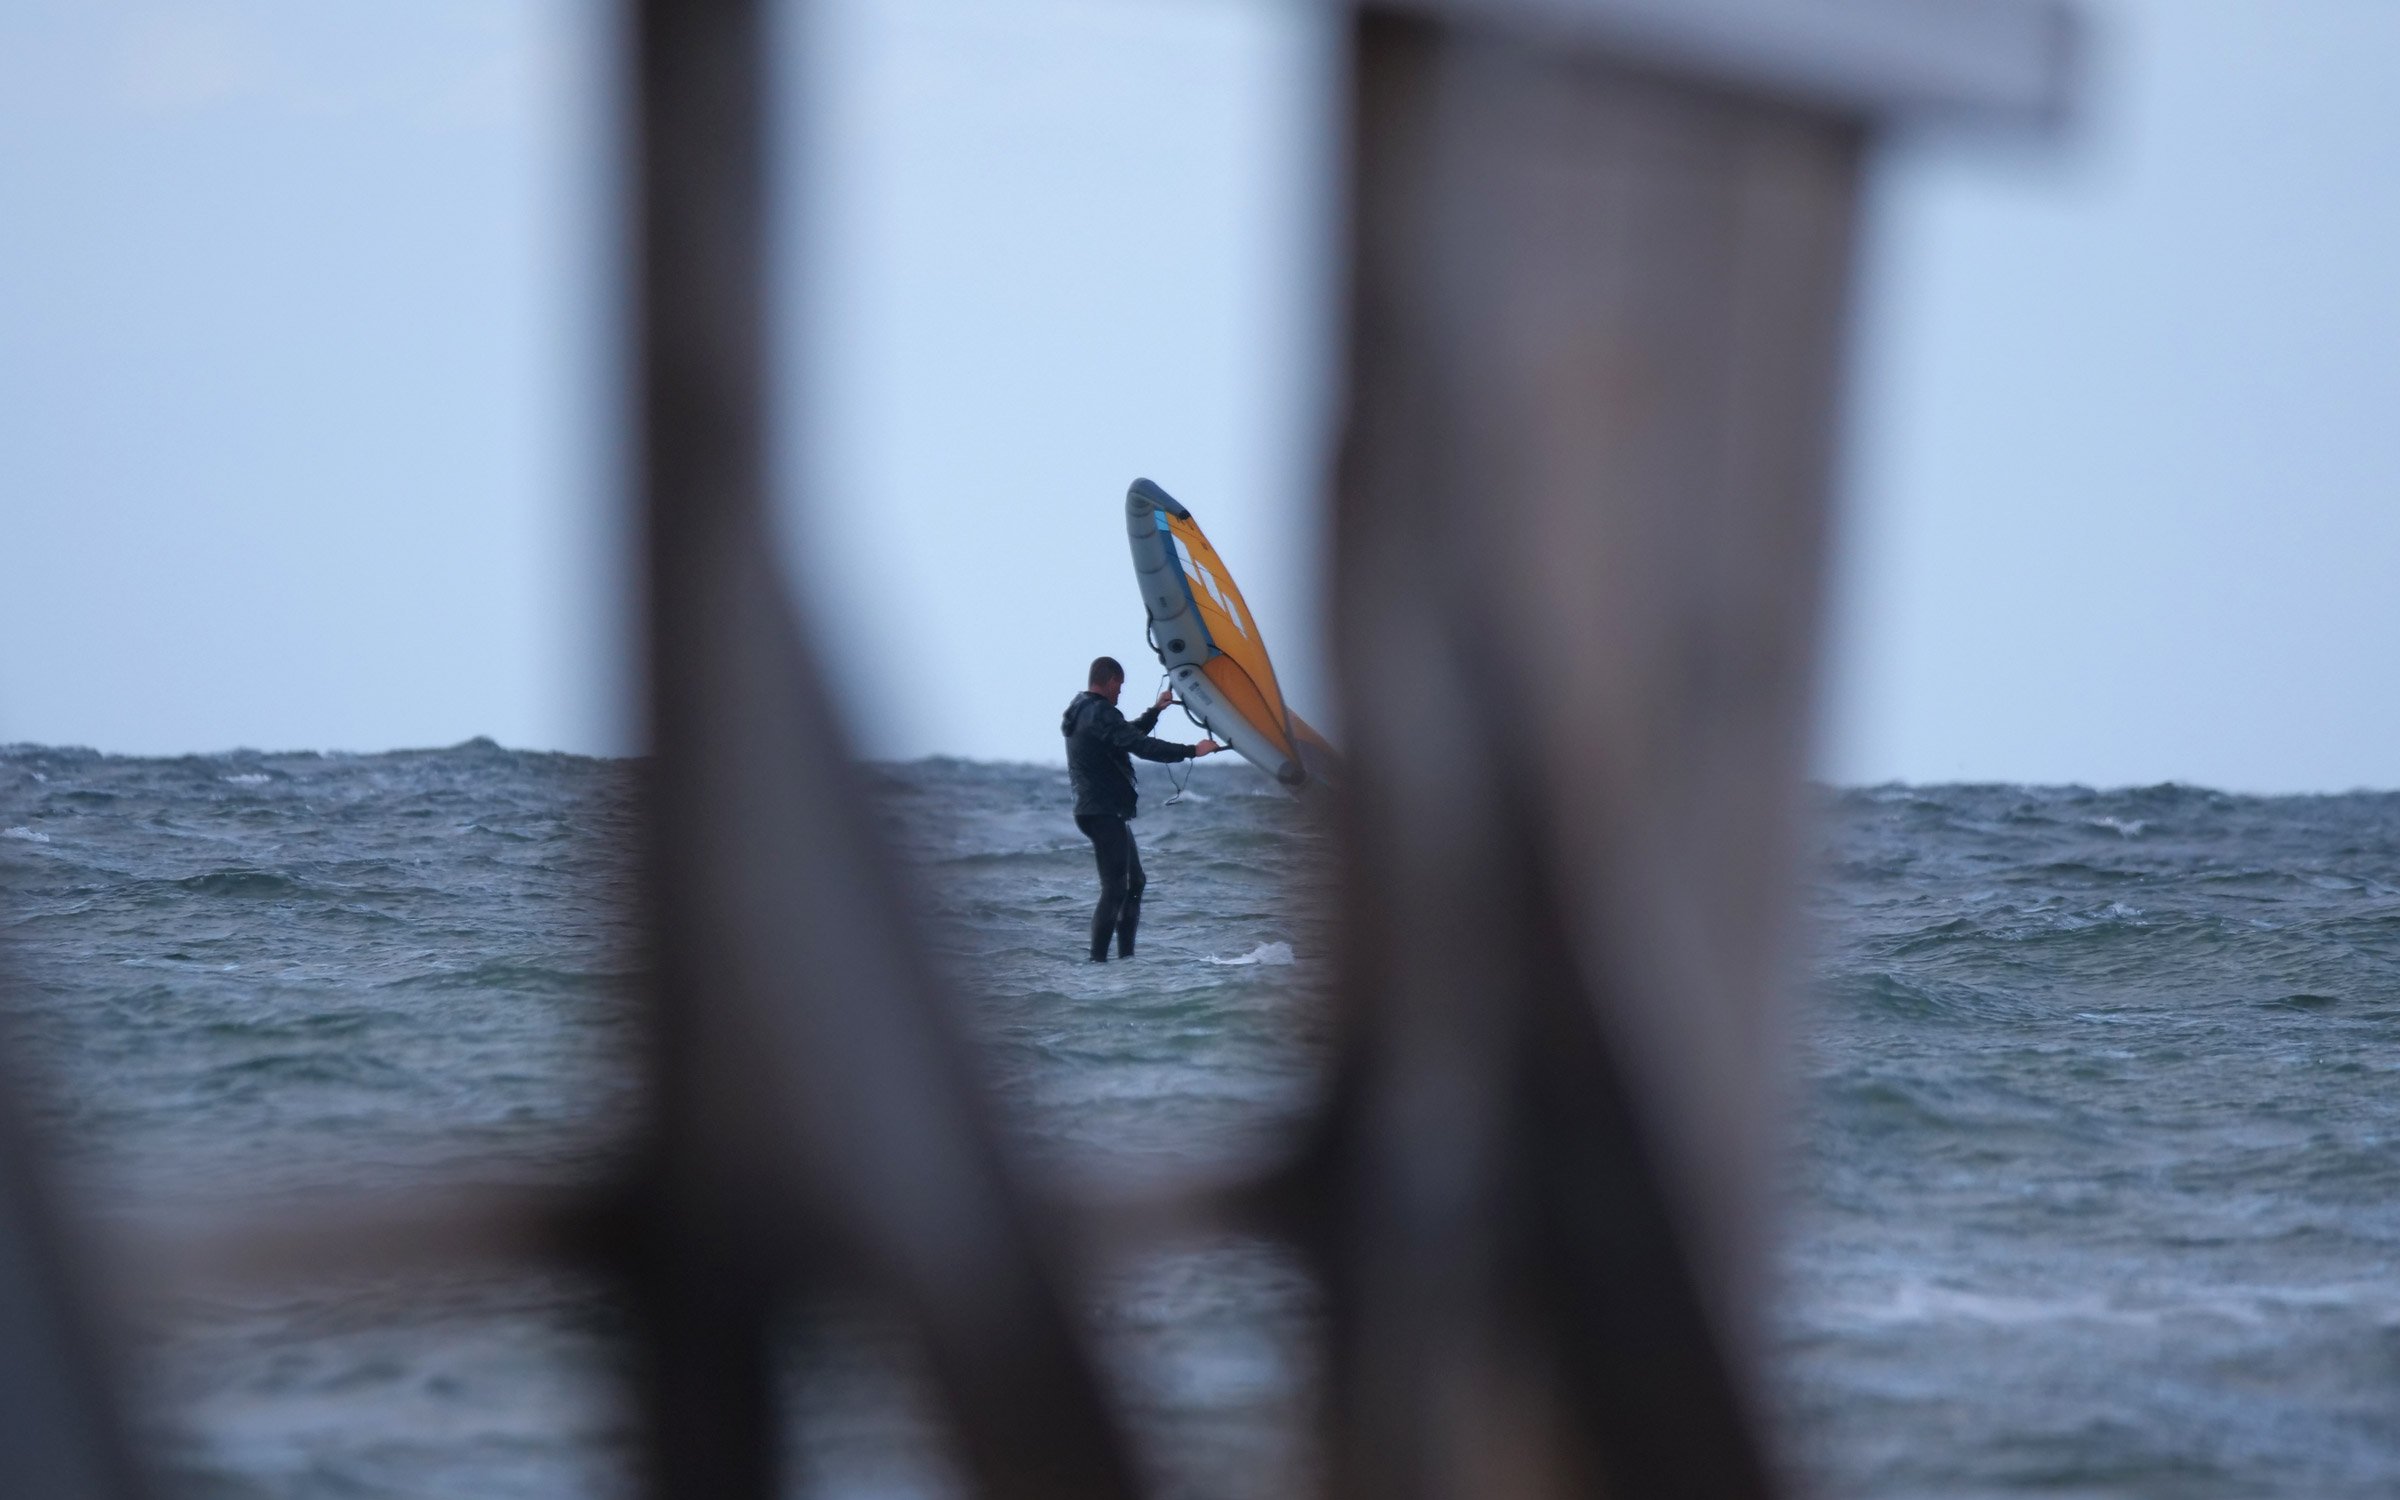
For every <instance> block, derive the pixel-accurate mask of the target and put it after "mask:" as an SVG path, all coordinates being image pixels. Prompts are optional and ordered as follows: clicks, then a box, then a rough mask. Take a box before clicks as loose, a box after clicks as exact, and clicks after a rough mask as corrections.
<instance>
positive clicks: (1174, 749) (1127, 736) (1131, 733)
mask: <svg viewBox="0 0 2400 1500" xmlns="http://www.w3.org/2000/svg"><path fill="white" fill-rule="evenodd" d="M1101 713H1102V714H1103V715H1104V717H1103V718H1102V719H1101V720H1100V736H1101V738H1102V739H1104V740H1106V741H1107V742H1108V747H1109V748H1110V749H1111V750H1123V751H1126V752H1127V753H1129V754H1133V755H1138V756H1140V757H1141V758H1142V759H1144V760H1155V761H1160V762H1167V761H1178V760H1190V759H1191V758H1192V757H1193V756H1195V755H1201V754H1205V753H1206V752H1204V751H1203V750H1201V749H1200V747H1199V746H1198V745H1178V744H1176V743H1175V742H1174V741H1173V740H1154V739H1152V738H1150V736H1149V735H1147V734H1145V733H1143V732H1142V731H1143V730H1145V729H1147V728H1149V727H1150V726H1151V725H1153V724H1156V723H1157V722H1158V710H1157V709H1155V708H1153V709H1152V710H1150V711H1149V712H1148V713H1146V714H1144V715H1142V717H1141V718H1140V719H1137V720H1135V721H1134V722H1133V723H1130V724H1128V723H1127V722H1125V716H1124V715H1123V714H1121V713H1118V712H1117V711H1116V710H1115V709H1114V708H1107V707H1104V708H1102V709H1101ZM1111 719H1114V720H1115V721H1116V722H1115V723H1113V724H1112V723H1110V722H1109V720H1111ZM1201 743H1202V744H1209V742H1208V741H1205V740H1203V741H1202V742H1201ZM1209 748H1210V749H1214V748H1216V747H1215V746H1214V745H1213V744H1209Z"/></svg>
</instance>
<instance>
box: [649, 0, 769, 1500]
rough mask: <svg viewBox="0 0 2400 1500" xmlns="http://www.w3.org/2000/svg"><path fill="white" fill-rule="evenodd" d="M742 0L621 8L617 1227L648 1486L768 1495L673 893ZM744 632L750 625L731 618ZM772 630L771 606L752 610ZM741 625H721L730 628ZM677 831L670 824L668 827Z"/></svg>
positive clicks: (703, 1060)
mask: <svg viewBox="0 0 2400 1500" xmlns="http://www.w3.org/2000/svg"><path fill="white" fill-rule="evenodd" d="M762 10H763V6H762V5H761V4H760V0H637V3H636V5H635V6H634V15H635V25H634V28H633V37H632V42H633V48H632V63H633V66H634V68H635V69H636V79H635V101H636V113H635V130H636V132H637V135H636V140H635V191H634V195H633V197H634V202H635V204H636V212H637V214H638V215H639V218H638V232H637V233H638V238H637V251H636V266H637V269H636V275H637V277H638V298H637V302H636V306H635V309H634V313H635V327H636V338H637V341H638V344H637V348H638V353H637V360H638V367H637V387H636V389H637V393H638V396H637V399H638V401H639V410H640V429H639V463H640V475H641V486H642V493H643V495H644V497H645V505H644V524H645V533H644V542H645V544H646V549H647V551H646V557H647V562H648V573H647V577H646V580H645V582H646V584H647V587H648V593H649V598H648V604H649V615H648V619H649V639H648V651H649V662H648V665H649V693H650V721H649V733H650V742H651V746H652V749H653V754H654V759H653V762H652V770H653V779H652V782H651V794H652V796H651V823H650V838H651V841H652V849H651V854H652V863H651V867H650V868H651V879H652V882H653V888H652V894H653V898H654V899H653V901H652V905H651V910H652V912H653V913H654V915H655V917H656V921H655V931H654V934H653V937H654V941H655V942H656V945H657V952H656V962H657V970H658V983H659V998H658V1006H657V1025H656V1027H655V1030H654V1033H653V1045H654V1046H655V1048H656V1049H657V1052H656V1057H655V1059H654V1062H655V1075H654V1076H655V1077H656V1079H657V1098H656V1101H655V1106H654V1107H655V1108H656V1111H657V1132H658V1133H657V1137H656V1140H655V1142H654V1150H655V1152H656V1159H655V1161H654V1162H653V1164H652V1167H651V1170H650V1171H649V1173H648V1174H647V1177H648V1180H647V1187H648V1193H647V1194H646V1196H645V1197H644V1199H643V1200H642V1202H641V1203H640V1205H639V1210H638V1211H639V1213H640V1216H641V1222H640V1223H639V1224H638V1225H637V1226H635V1231H636V1238H635V1242H634V1243H635V1247H636V1248H635V1266H634V1269H635V1281H634V1286H633V1292H634V1298H635V1302H636V1312H637V1319H638V1322H639V1325H640V1327H641V1340H642V1349H643V1361H644V1363H643V1367H642V1370H641V1379H642V1381H643V1386H644V1389H643V1396H644V1405H645V1407H646V1409H647V1412H648V1416H649V1422H650V1429H649V1430H650V1435H651V1441H652V1444H653V1448H652V1455H651V1461H652V1464H653V1470H652V1473H651V1476H650V1477H651V1481H652V1484H653V1486H654V1489H653V1492H654V1493H657V1494H660V1495H671V1496H679V1495H705V1496H708V1497H710V1500H768V1497H770V1496H772V1495H774V1494H775V1493H776V1491H777V1483H776V1459H777V1456H778V1452H779V1449H780V1446H781V1439H780V1435H779V1433H778V1430H777V1425H776V1421H775V1410H774V1408H775V1378H774V1374H775V1372H774V1366H773V1360H772V1346H771V1342H770V1338H771V1329H770V1315H771V1311H772V1309H771V1305H770V1301H769V1298H768V1283H767V1273H766V1271H765V1269H764V1267H763V1266H762V1265H761V1264H760V1261H759V1258H758V1257H757V1256H756V1254H755V1253H752V1254H747V1255H745V1254H743V1253H741V1252H740V1249H739V1248H738V1247H740V1245H741V1241H740V1239H739V1237H738V1236H737V1235H736V1233H735V1232H734V1231H735V1229H736V1223H735V1220H734V1218H733V1210H734V1203H735V1201H736V1200H737V1195H738V1184H737V1183H736V1182H735V1181H732V1180H730V1179H731V1178H732V1177H733V1176H734V1173H733V1172H732V1171H731V1169H730V1168H731V1164H730V1163H728V1162H726V1161H725V1159H724V1156H723V1147H724V1146H725V1144H726V1141H725V1139H724V1137H723V1133H722V1132H721V1131H718V1130H716V1129H712V1128H711V1125H710V1123H709V1122H708V1120H707V1116H708V1113H709V1110H710V1108H711V1104H712V1097H713V1096H714V1094H715V1093H716V1090H715V1089H714V1088H712V1086H711V1084H710V1082H709V1081H708V1077H707V1072H708V1069H709V1067H710V1059H709V1058H708V1056H707V1055H706V1037H705V1035H704V1034H703V1033H702V1031H701V1029H700V1027H699V1026H698V1025H697V1024H696V1023H697V1020H698V1017H699V1015H700V1012H701V1008H702V1007H703V1006H704V1005H705V1003H706V999H707V990H708V987H709V986H710V984H711V983H712V981H713V976H711V975H710V974H709V973H708V968H709V960H710V957H711V955H710V954H709V953H707V952H706V951H704V945H705V944H706V943H707V941H708V939H707V937H706V935H705V933H704V931H703V930H697V929H696V928H695V924H694V923H693V922H691V921H689V920H679V919H678V917H679V914H678V912H677V909H676V905H675V900H676V897H677V895H678V893H680V892H682V891H685V890H688V889H690V888H691V887H692V885H693V883H694V882H695V881H697V880H704V879H705V878H706V870H705V869H702V868H695V863H696V862H697V863H705V862H706V861H708V860H709V859H711V858H712V857H714V856H716V855H717V854H718V853H719V851H717V850H715V849H714V848H713V847H712V845H713V843H714V839H713V837H712V835H713V834H714V831H715V827H716V825H717V824H718V823H720V822H721V821H722V820H723V819H724V818H726V817H738V816H739V813H738V810H737V809H733V808H728V807H724V806H721V805H719V804H718V803H717V802H716V801H715V800H714V798H715V797H719V796H722V794H723V793H722V791H721V788H722V787H723V778H722V777H721V776H717V775H714V774H712V773H711V771H710V769H709V768H708V765H707V762H708V759H709V757H710V755H711V754H712V753H722V751H723V749H724V748H725V747H723V746H721V745H718V744H712V743H711V741H712V740H714V739H716V738H717V737H719V736H721V735H722V734H723V733H724V731H725V728H726V726H725V724H724V723H723V722H722V720H723V712H722V707H721V701H722V695H723V693H724V691H726V690H727V688H728V687H730V684H724V683H720V682H719V681H717V680H714V679H713V677H712V675H711V674H712V673H718V672H724V671H727V670H728V669H730V668H731V667H732V666H733V664H734V662H736V661H738V660H740V659H741V656H742V655H743V654H745V653H754V652H756V651H758V650H759V649H761V648H760V647H759V646H758V645H757V644H755V643H753V642H750V641H747V640H744V639H740V638H738V637H737V638H733V639H729V638H728V636H727V630H726V627H727V626H728V625H731V624H733V623H734V622H733V621H732V620H729V619H728V618H727V616H726V613H725V611H724V610H723V608H722V605H723V604H725V603H726V602H728V595H730V594H732V593H734V592H736V591H738V590H741V589H742V588H743V585H744V582H746V581H748V582H751V584H752V587H755V582H754V581H752V580H747V579H746V577H745V574H744V571H743V570H744V568H745V565H746V566H747V567H749V568H755V567H756V566H757V565H758V564H757V559H756V557H755V553H756V550H757V541H758V539H759V538H760V537H761V536H762V535H763V526H762V524H761V521H762V514H763V505H764V496H765V493H766V462H767V449H766V440H765V433H766V420H767V413H766V410H765V400H766V357H765V345H764V331H765V328H766V266H765V229H766V224H765V203H766V197H765V189H766V183H765V180H764V170H763V150H762V148H763V140H764V135H765V131H764V98H763V77H762V73H763V69H764V61H763V59H764V55H765V49H764V47H763V45H762V44H763V41H764V38H763V36H762V34H761V28H762V15H761V12H762ZM750 623H751V627H752V629H753V630H755V629H756V628H757V626H758V625H759V624H760V623H762V622H758V621H756V620H753V621H751V622H750ZM764 623H769V624H772V623H774V622H772V621H771V620H770V621H768V622H764ZM737 628H738V627H737ZM687 830H688V832H687Z"/></svg>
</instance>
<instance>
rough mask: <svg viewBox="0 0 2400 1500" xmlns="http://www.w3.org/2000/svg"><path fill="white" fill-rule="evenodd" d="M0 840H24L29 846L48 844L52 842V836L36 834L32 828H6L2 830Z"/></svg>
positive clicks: (0, 830)
mask: <svg viewBox="0 0 2400 1500" xmlns="http://www.w3.org/2000/svg"><path fill="white" fill-rule="evenodd" d="M0 839H22V840H24V841H25V842H26V843H28V844H47V843H49V842H50V835H48V834H46V833H35V832H34V831H33V830H32V829H30V828H6V829H0Z"/></svg>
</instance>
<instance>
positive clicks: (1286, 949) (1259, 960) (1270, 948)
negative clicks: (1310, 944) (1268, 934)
mask: <svg viewBox="0 0 2400 1500" xmlns="http://www.w3.org/2000/svg"><path fill="white" fill-rule="evenodd" d="M1208 961H1209V962H1210V963H1212V964H1226V965H1229V966H1230V965H1234V964H1260V965H1265V966H1268V967H1281V966H1282V965H1284V964H1288V963H1293V962H1296V960H1295V959H1294V958H1293V957H1292V945H1291V944H1289V943H1261V944H1259V945H1258V946H1257V947H1255V948H1253V949H1251V950H1250V951H1249V952H1247V953H1245V954H1243V955H1242V956H1241V957H1240V958H1218V957H1216V956H1215V955H1213V954H1212V955H1210V957H1209V960H1208Z"/></svg>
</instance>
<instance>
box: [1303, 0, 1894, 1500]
mask: <svg viewBox="0 0 2400 1500" xmlns="http://www.w3.org/2000/svg"><path fill="white" fill-rule="evenodd" d="M1358 37H1359V40H1358V50H1357V56H1358V79H1359V82H1358V96H1357V97H1358V103H1357V115H1356V118H1357V125H1356V130H1357V140H1356V150H1357V153H1358V159H1357V165H1356V174H1355V180H1356V185H1357V186H1356V191H1357V200H1356V204H1355V207H1354V230H1353V240H1352V245H1351V255H1352V264H1353V268H1354V278H1355V279H1354V282H1353V291H1352V301H1351V307H1352V320H1353V328H1352V346H1351V349H1352V353H1351V367H1350V380H1351V417H1350V427H1349V431H1348V433H1347V436H1346V440H1345V444H1344V449H1343V468H1342V475H1341V481H1340V498H1339V507H1340V510H1339V516H1338V520H1337V524H1336V527H1335V534H1336V536H1337V538H1338V541H1337V559H1336V569H1337V590H1336V592H1337V600H1336V608H1335V621H1336V630H1335V642H1336V654H1337V658H1338V663H1339V668H1340V673H1341V683H1342V691H1343V696H1344V723H1345V724H1346V725H1347V727H1348V734H1349V737H1350V741H1351V743H1350V745H1349V747H1348V748H1349V749H1350V751H1351V753H1352V755H1353V757H1354V772H1355V775H1354V781H1353V786H1352V791H1353V796H1352V801H1351V806H1350V807H1349V809H1348V829H1349V837H1348V843H1347V847H1348V853H1347V858H1346V864H1345V868H1344V871H1343V874H1344V887H1345V893H1346V900H1347V906H1346V911H1347V914H1348V915H1347V927H1348V931H1349V949H1348V970H1347V979H1346V993H1347V995H1348V996H1349V1015H1348V1019H1349V1023H1350V1025H1351V1027H1352V1028H1353V1030H1354V1033H1355V1036H1356V1041H1355V1042H1354V1044H1353V1050H1352V1053H1351V1056H1350V1057H1349V1059H1348V1071H1347V1073H1346V1076H1345V1078H1344V1082H1343V1090H1344V1107H1345V1110H1346V1113H1345V1115H1344V1116H1343V1119H1342V1122H1341V1126H1340V1130H1339V1133H1338V1138H1339V1140H1340V1141H1341V1143H1342V1150H1343V1151H1344V1153H1345V1158H1344V1161H1343V1172H1344V1177H1343V1184H1344V1185H1343V1189H1342V1192H1343V1205H1342V1207H1343V1214H1344V1218H1343V1222H1342V1224H1341V1228H1340V1231H1339V1233H1340V1244H1341V1247H1342V1248H1341V1250H1340V1251H1339V1253H1338V1255H1337V1258H1336V1260H1335V1262H1334V1266H1335V1272H1334V1274H1335V1284H1336V1287H1337V1291H1338V1296H1337V1302H1336V1306H1337V1309H1339V1311H1340V1314H1341V1316H1340V1320H1339V1321H1340V1326H1339V1327H1338V1329H1337V1331H1336V1337H1337V1341H1338V1342H1337V1365H1336V1368H1337V1371H1338V1372H1339V1373H1340V1377H1341V1390H1340V1392H1339V1398H1340V1403H1341V1404H1340V1405H1339V1406H1338V1407H1337V1411H1338V1413H1339V1417H1338V1421H1337V1428H1338V1439H1339V1444H1340V1454H1341V1466H1340V1470H1339V1472H1340V1474H1341V1478H1342V1484H1341V1490H1342V1492H1343V1493H1345V1494H1349V1495H1357V1496H1367V1495H1376V1496H1382V1497H1387V1500H1388V1497H1392V1496H1401V1495H1426V1496H1433V1495H1487V1494H1569V1493H1575V1494H1584V1493H1594V1492H1606V1493H1617V1494H1627V1495H1645V1496H1654V1495H1716V1496H1734V1495H1748V1494H1757V1493H1761V1492H1762V1491H1764V1490H1765V1489H1767V1488H1769V1486H1770V1480H1769V1474H1768V1465H1767V1463H1766V1460H1765V1458H1764V1456H1763V1452H1762V1450H1761V1448H1760V1446H1759V1442H1758V1439H1757V1437H1756V1432H1757V1429H1756V1426H1755V1424H1754V1423H1753V1422H1752V1420H1751V1419H1750V1416H1749V1412H1750V1410H1751V1408H1752V1404H1753V1402H1752V1395H1751V1389H1750V1387H1751V1375H1752V1371H1753V1370H1754V1368H1755V1366H1754V1360H1753V1355H1754V1353H1755V1346H1756V1337H1755V1329H1754V1327H1753V1322H1754V1319H1755V1317H1756V1313H1757V1309H1758V1306H1759V1300H1760V1291H1761V1287H1762V1282H1763V1276H1764V1260H1763V1252H1764V1246H1765V1224H1764V1222H1763V1219H1764V1214H1765V1210H1766V1192H1765V1189H1766V1187H1767V1175H1766V1174H1767V1170H1768V1167H1769V1165H1770V1160H1771V1158H1770V1156H1769V1152H1770V1148H1771V1142H1772V1141H1773V1140H1774V1139H1775V1138H1776V1131H1775V1126H1776V1124H1777V1115H1776V1103H1777V1100H1778V1098H1779V1096H1780V1082H1779V1080H1780V1072H1779V1069H1778V1068H1777V1067H1776V1065H1775V1063H1776V1054H1777V1052H1778V1050H1779V1043H1780V1040H1781V1035H1782V1032H1781V1027H1780V1025H1779V1023H1778V1014H1777V1001H1778V999H1779V998H1780V981H1781V977H1782V966H1781V964H1782V958H1783V955H1784V948H1785V942H1784V937H1785V932H1786V929H1787V926H1788V925H1789V924H1788V908H1789V905H1790V885H1791V883H1790V875H1791V869H1790V866H1791V860H1792V849H1793V838H1794V826H1795V812H1796V804H1797V799H1798V796H1799V793H1800V791H1801V777H1802V772H1803V756H1804V750H1805V746H1806V742H1807V732H1808V712H1807V711H1808V703H1809V686H1810V679H1811V672H1812V662H1813V645H1814V640H1815V634H1816V616H1817V598H1818V590H1819V579H1820V554H1821V551H1822V542H1821V538H1822V534H1823V526H1824V510H1825V486H1826V470H1827V459H1828V454H1827V437H1828V433H1829V432H1830V430H1831V425H1832V416H1833V407H1834V389H1835V384H1836V377H1837V374H1838V369H1839V364H1840V360H1839V342H1840V340H1839V334H1840V330H1841V322H1842V317H1841V309H1842V303H1843V296H1844V291H1845V287H1846V281H1847V271H1848V240H1849V224H1850V216H1851V207H1852V198H1853V191H1854V183H1855V179H1856V167H1857V160H1858V154H1859V147H1860V139H1859V136H1858V134H1857V133H1856V132H1855V131H1854V130H1853V129H1852V128H1850V127H1848V126H1846V125H1843V124H1840V123H1837V122H1836V121H1835V120H1833V119H1832V118H1830V117H1827V116H1823V115H1817V114H1804V113H1801V112H1797V111H1791V110H1785V109H1779V108H1775V107H1771V106H1763V105H1759V104H1755V103H1749V102H1743V101H1740V100H1738V99H1736V98H1734V97H1732V96H1730V95H1724V94H1717V93H1712V92H1706V91H1698V90H1687V89H1679V88H1675V87H1671V86H1668V85H1665V84H1662V83H1659V82H1657V81H1655V80H1651V79H1648V78H1646V77H1644V76H1640V75H1636V74H1631V73H1626V72H1623V71H1620V70H1616V69H1614V68H1611V67H1609V66H1607V65H1604V64H1602V63H1600V62H1598V61H1595V60H1592V59H1589V58H1578V57H1575V56H1572V55H1560V54H1558V53H1556V52H1547V51H1544V50H1542V49H1539V48H1536V47H1533V46H1530V45H1526V44H1522V43H1516V42H1511V41H1505V40H1500V39H1496V38H1494V37H1492V36H1489V35H1486V34H1482V33H1479V32H1471V31H1460V30H1452V29H1446V28H1443V27H1439V26H1435V25H1430V24H1426V23H1423V22H1421V21H1417V20H1414V19H1407V18H1395V17H1391V16H1384V15H1370V16H1368V17H1367V18H1366V19H1364V20H1363V21H1362V22H1361V24H1360V28H1359V32H1358Z"/></svg>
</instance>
